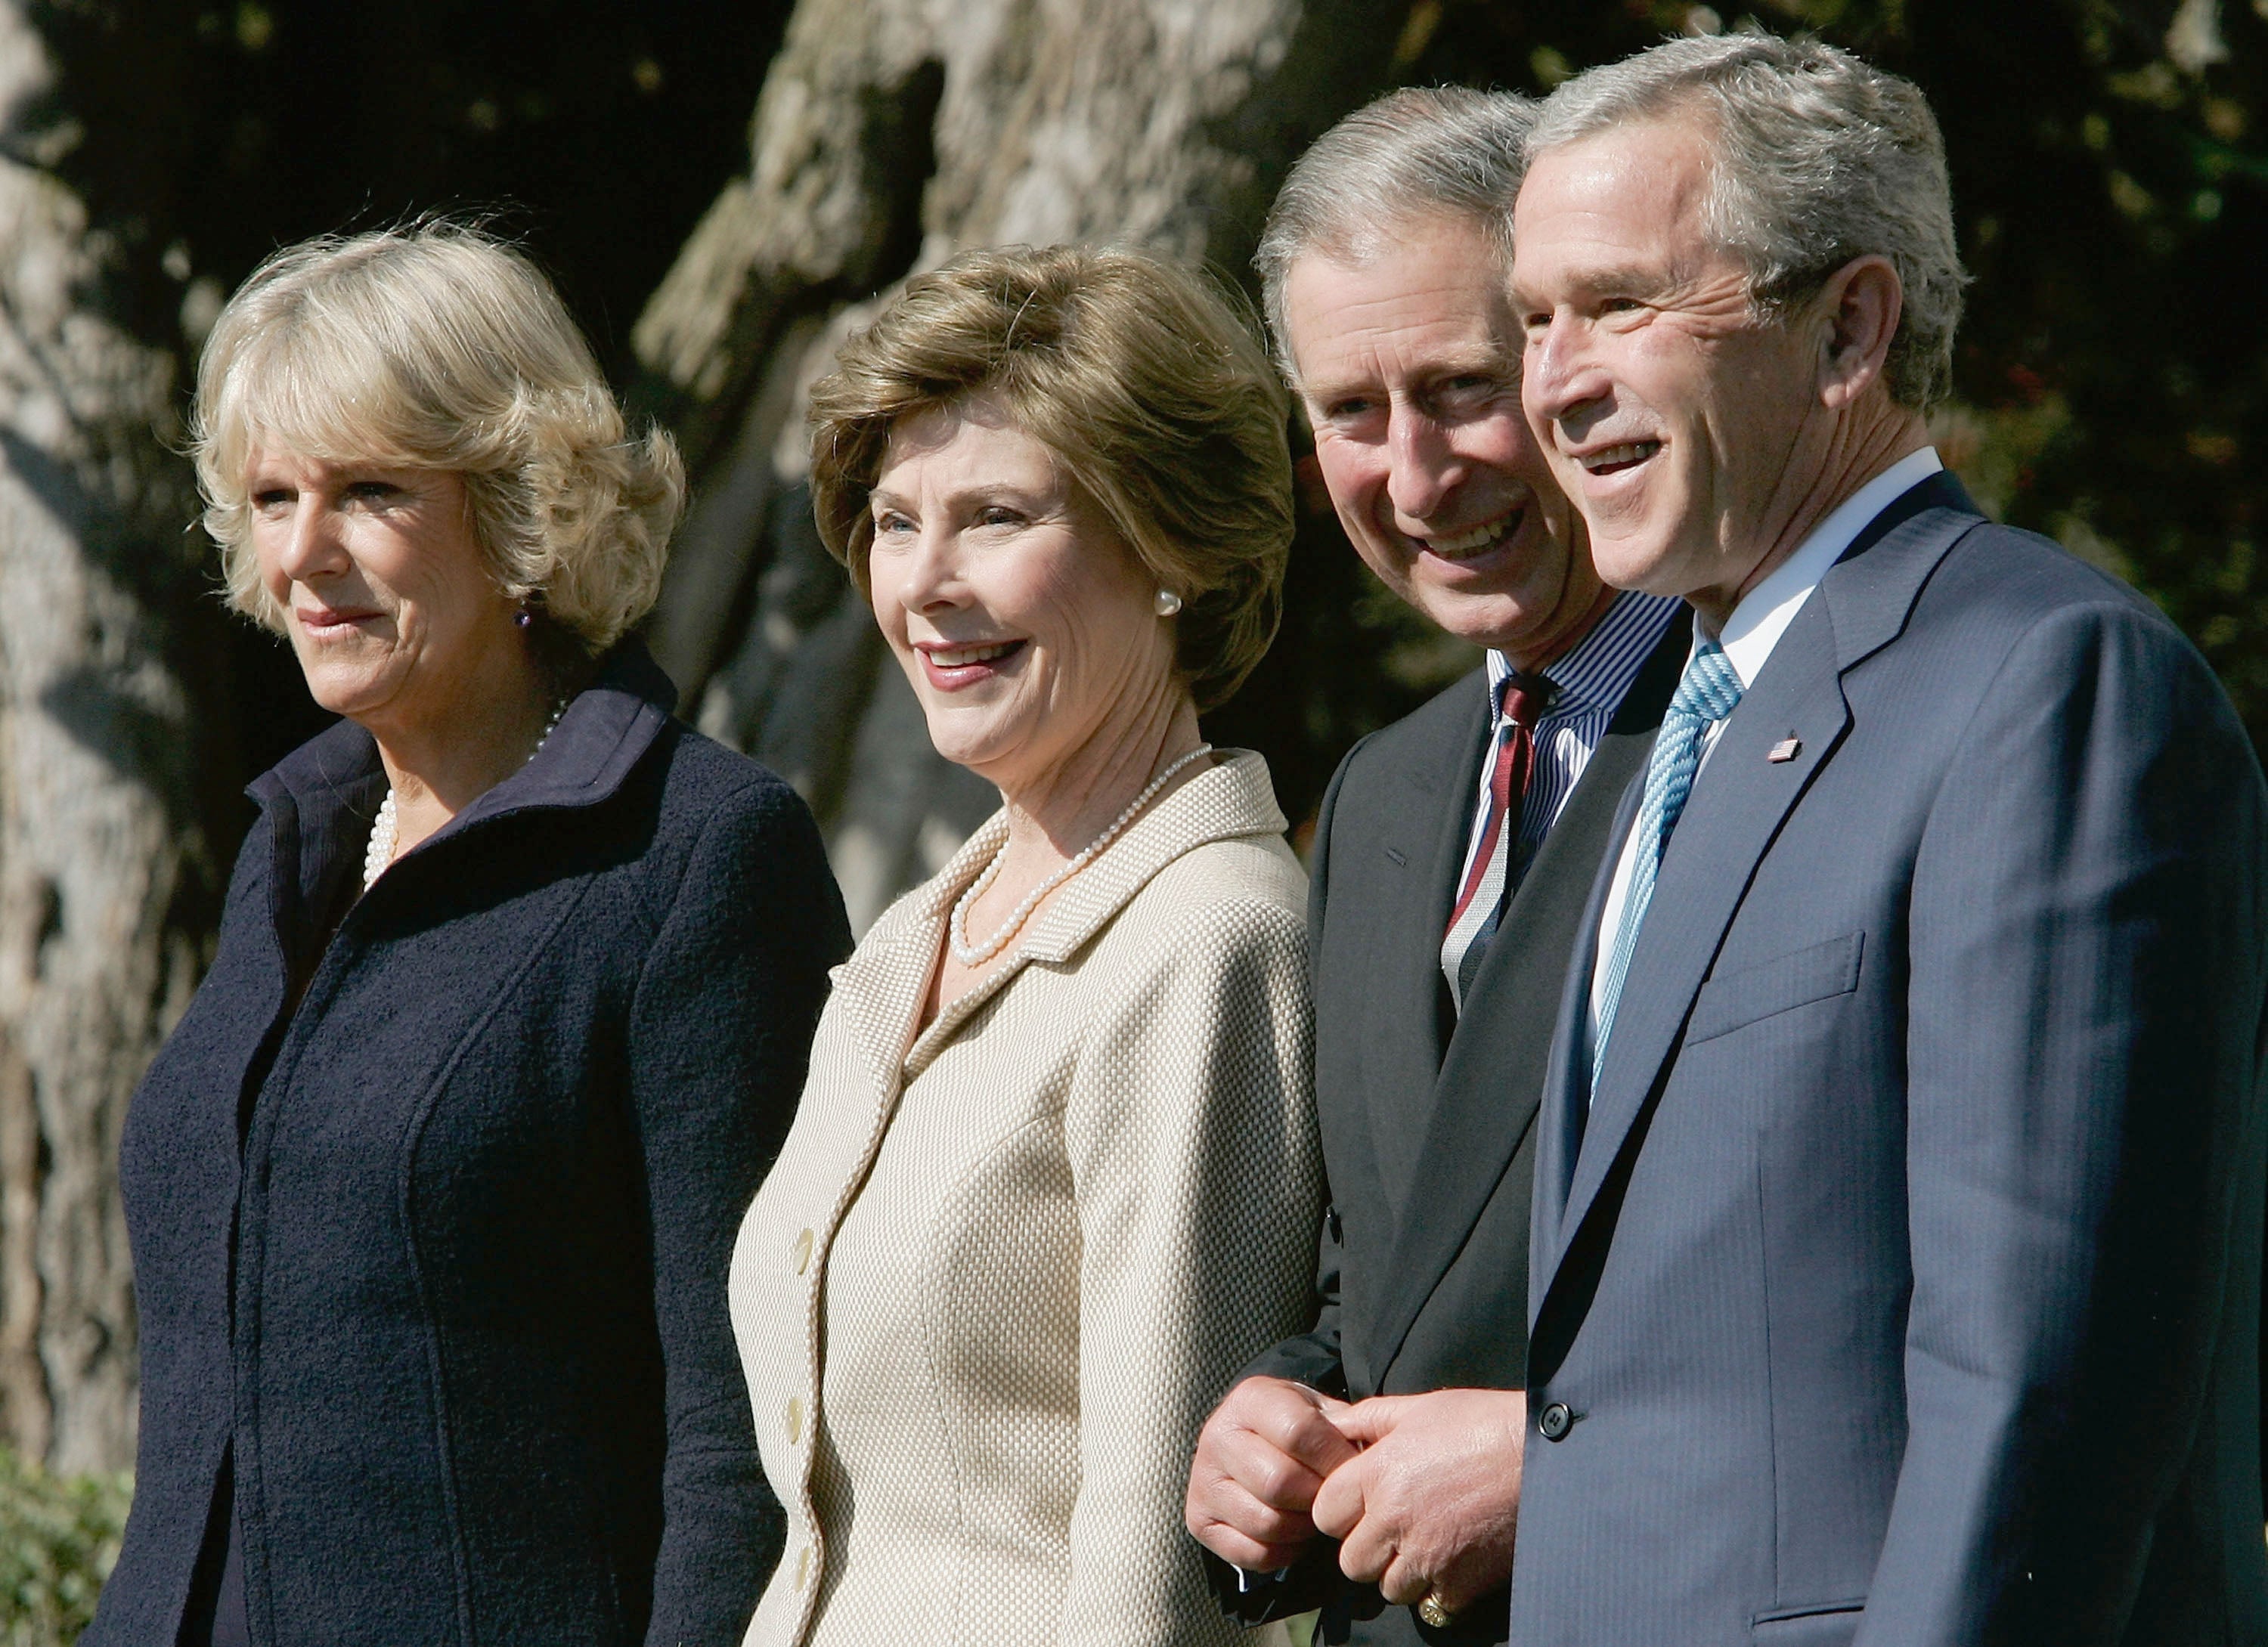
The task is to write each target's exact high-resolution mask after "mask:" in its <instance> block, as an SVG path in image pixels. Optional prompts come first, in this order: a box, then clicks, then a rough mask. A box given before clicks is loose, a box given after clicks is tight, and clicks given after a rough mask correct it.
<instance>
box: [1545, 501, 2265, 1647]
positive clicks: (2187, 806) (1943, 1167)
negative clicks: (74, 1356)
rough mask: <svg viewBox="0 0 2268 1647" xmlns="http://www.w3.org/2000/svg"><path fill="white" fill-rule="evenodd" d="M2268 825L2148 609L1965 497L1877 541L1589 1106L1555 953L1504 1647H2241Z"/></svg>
mask: <svg viewBox="0 0 2268 1647" xmlns="http://www.w3.org/2000/svg"><path fill="white" fill-rule="evenodd" d="M1791 738H1793V739H1800V745H1801V746H1800V750H1799V751H1798V752H1797V753H1796V754H1795V756H1794V758H1793V759H1792V760H1782V761H1773V760H1771V759H1770V758H1769V752H1771V750H1772V748H1773V747H1774V746H1776V745H1781V744H1783V743H1784V740H1786V739H1791ZM2264 815H2268V794H2264V790H2263V786H2262V782H2261V775H2260V769H2259V767H2258V765H2257V762H2256V761H2255V759H2254V756H2253V753H2252V750H2251V746H2250V743H2249V742H2248V741H2247V739H2246V738H2245V735H2244V732H2243V731H2242V728H2241V727H2240V726H2239V724H2237V721H2236V718H2235V715H2234V713H2233V712H2232V711H2231V710H2230V708H2229V705H2228V700H2227V698H2226V697H2225V696H2224V695H2222V693H2221V691H2220V687H2219V686H2218V684H2217V683H2216V682H2215V681H2214V680H2213V676H2212V674H2211V673H2210V672H2209V671H2208V670H2207V669H2206V667H2205V663H2204V661H2203V660H2202V659H2201V658H2198V655H2197V653H2196V652H2195V651H2193V650H2192V649H2191V647H2190V645H2189V644H2188V643H2187V642H2185V641H2184V640H2183V638H2182V637H2181V636H2180V635H2179V634H2177V633H2176V631H2175V629H2173V627H2172V626H2171V625H2170V624H2169V623H2168V622H2167V621H2165V619H2164V618H2163V617H2161V615H2160V614H2158V613H2157V612H2156V611H2155V610H2154V609H2153V608H2151V607H2148V606H2147V604H2146V603H2145V602H2143V601H2142V600H2141V599H2139V598H2138V597H2137V596H2135V595H2134V594H2133V593H2132V592H2131V591H2129V590H2127V589H2126V588H2124V586H2123V585H2118V584H2117V583H2115V582H2113V581H2112V580H2111V579H2110V578H2108V577H2103V576H2102V575H2101V574H2100V573H2097V572H2095V571H2094V570H2090V569H2089V568H2088V567H2086V566H2084V565H2082V564H2080V562H2077V561H2075V560H2073V559H2072V558H2071V557H2070V556H2069V555H2066V554H2064V553H2063V552H2062V551H2061V550H2060V549H2058V548H2056V547H2055V546H2054V545H2053V544H2051V543H2049V542H2047V541H2046V540H2043V539H2039V538H2036V537H2033V536H2030V535H2029V534H2028V533H2020V532H2014V531H2009V530H2006V529H2004V528H2001V527H1999V526H1992V525H1991V524H1989V523H1988V522H1986V521H1985V519H1983V518H1981V517H1980V516H1979V515H1978V514H1977V511H1976V509H1975V507H1974V506H1973V505H1972V504H1970V502H1969V500H1968V498H1967V496H1966V495H1965V494H1963V493H1962V490H1961V489H1960V487H1959V485H1958V484H1957V483H1956V482H1954V481H1953V480H1952V479H1951V478H1950V477H1948V476H1943V475H1940V476H1935V477H1933V478H1932V479H1931V480H1929V481H1926V482H1923V483H1921V484H1920V485H1918V486H1917V487H1915V488H1914V489H1912V490H1911V491H1909V492H1908V493H1907V494H1906V495H1905V496H1904V497H1903V498H1901V499H1899V500H1898V501H1897V502H1896V503H1894V504H1892V505H1891V506H1890V507H1889V510H1887V511H1885V512H1884V513H1883V515H1882V516H1881V517H1879V518H1877V520H1876V521H1875V522H1874V526H1872V527H1870V528H1869V529H1868V531H1867V533H1862V534H1861V535H1860V538H1859V540H1858V542H1857V543H1855V544H1854V545H1853V546H1852V551H1851V553H1849V554H1848V555H1845V557H1844V559H1843V560H1842V561H1841V562H1840V563H1838V564H1837V566H1835V567H1834V568H1833V569H1832V570H1830V572H1829V573H1828V575H1827V577H1825V578H1824V579H1823V581H1822V582H1821V584H1820V585H1819V587H1818V589H1817V590H1816V592H1815V593H1814V594H1813V596H1812V598H1811V599H1810V600H1809V601H1808V603H1806V605H1805V607H1804V608H1803V610H1802V611H1801V612H1800V614H1798V615H1797V617H1796V618H1795V620H1794V621H1793V623H1792V624H1791V625H1790V626H1789V628H1788V629H1787V631H1786V634H1785V635H1784V636H1782V637H1781V639H1780V641H1779V643H1778V648H1777V649H1776V650H1775V651H1773V653H1772V655H1771V659H1770V661H1769V662H1768V663H1767V664H1766V665H1764V668H1763V669H1762V670H1761V671H1760V672H1759V673H1758V674H1757V676H1756V680H1755V681H1754V682H1753V683H1752V684H1751V685H1750V687H1749V691H1748V694H1747V695H1746V697H1745V698H1744V699H1743V700H1742V702H1741V704H1740V706H1739V708H1738V709H1736V710H1734V712H1733V714H1732V716H1731V717H1729V718H1728V719H1727V722H1726V724H1725V727H1724V730H1723V732H1722V733H1721V734H1720V736H1719V740H1718V742H1717V745H1716V746H1715V749H1714V751H1713V752H1712V754H1711V756H1710V758H1709V762H1708V765H1707V766H1706V767H1705V768H1703V770H1702V772H1701V774H1700V776H1699V779H1698V781H1697V783H1695V785H1694V788H1693V791H1692V796H1691V799H1690V802H1689V803H1688V805H1687V807H1686V810H1685V812H1684V815H1683V819H1682V820H1681V821H1680V822H1679V824H1678V826H1677V828H1676V832H1675V835H1673V836H1672V837H1671V839H1670V842H1669V846H1668V851H1667V853H1666V855H1665V857H1664V859H1663V863H1662V866H1661V876H1660V879H1659V880H1658V882H1657V884H1656V889H1655V892H1654V894H1653V903H1652V906H1651V908H1650V909H1649V911H1648V913H1647V915H1646V925H1645V927H1644V928H1643V930H1642V936H1641V937H1640V939H1639V942H1638V948H1637V950H1636V952H1635V954H1634V956H1633V958H1632V960H1631V967H1630V972H1629V974H1628V978H1627V981H1626V982H1625V984H1624V989H1623V994H1622V998H1621V1004H1620V1007H1619V1010H1618V1012H1617V1015H1616V1021H1615V1026H1614V1031H1613V1034H1612V1036H1611V1038H1610V1039H1609V1042H1608V1044H1607V1048H1606V1051H1605V1055H1604V1057H1603V1059H1602V1062H1601V1064H1600V1068H1599V1070H1598V1080H1597V1084H1596V1088H1595V1091H1593V1090H1591V1088H1590V1084H1589V1083H1588V1081H1587V1078H1586V1075H1587V1071H1586V1059H1585V1055H1584V1054H1583V1051H1582V1042H1581V1038H1580V1033H1579V1026H1580V1018H1579V1016H1578V1015H1579V1014H1580V1012H1581V1011H1583V1009H1584V1004H1585V997H1586V996H1587V992H1588V984H1589V976H1590V965H1589V960H1590V957H1591V955H1592V954H1593V952H1594V945H1593V943H1592V942H1591V941H1590V940H1589V937H1588V934H1589V931H1590V930H1591V926H1592V924H1593V923H1594V922H1595V915H1593V916H1592V917H1590V918H1588V919H1587V923H1586V941H1585V943H1584V944H1583V945H1581V946H1580V951H1579V959H1578V964H1577V965H1576V966H1575V967H1574V968H1573V969H1572V975H1571V978H1570V982H1569V987H1568V991H1567V995H1566V998H1565V1004H1564V1006H1563V1012H1562V1017H1561V1023H1560V1028H1559V1031H1558V1034H1557V1041H1556V1044H1555V1047H1554V1050H1553V1055H1552V1069H1551V1073H1550V1080H1549V1084H1548V1085H1547V1086H1546V1089H1545V1093H1544V1099H1543V1114H1542V1116H1541V1118H1540V1119H1539V1121H1538V1123H1537V1135H1538V1148H1537V1156H1538V1160H1537V1176H1536V1186H1535V1239H1534V1250H1533V1258H1532V1262H1533V1272H1532V1273H1533V1280H1532V1283H1531V1287H1530V1298H1531V1314H1532V1317H1533V1322H1534V1337H1533V1346H1532V1349H1531V1351H1530V1357H1529V1366H1530V1371H1531V1375H1532V1382H1531V1386H1530V1390H1529V1416H1530V1420H1531V1429H1530V1432H1529V1439H1528V1460H1527V1465H1526V1474H1525V1481H1524V1486H1523V1503H1522V1505H1521V1525H1520V1551H1519V1568H1518V1571H1517V1574H1516V1576H1515V1577H1514V1580H1513V1639H1514V1640H1516V1641H1518V1642H1519V1643H1521V1647H1652V1644H1659V1647H1734V1644H1735V1643H1738V1644H1741V1647H1747V1644H1749V1643H1772V1644H1773V1647H1798V1644H1800V1647H1839V1644H1841V1643H1853V1642H1856V1643H1865V1644H1866V1647H1894V1644H1895V1647H1906V1644H1907V1643H1933V1644H1935V1643H2026V1644H2034V1643H2036V1644H2037V1647H2099V1644H2104V1643H2133V1644H2135V1647H2144V1644H2146V1643H2147V1647H2189V1644H2191V1643H2216V1644H2231V1643H2258V1642H2260V1641H2262V1640H2263V1639H2264V1638H2268V1562H2264V1558H2263V1550H2262V1543H2261V1502H2260V1483H2259V1474H2258V1459H2259V1449H2258V1437H2257V1423H2258V1405H2257V1382H2256V1381H2257V1371H2258V1342H2259V1340H2258V1330H2257V1310H2258V1307H2259V1298H2260V1290H2259V1260H2260V1252H2261V1216H2262V1194H2263V1187H2262V1154H2263V1147H2262V1119H2263V1112H2262V1108H2261V1106H2260V1103H2259V1101H2258V1099H2259V1077H2260V1070H2261V1048H2262V1031H2263V1000H2264V994H2268V948H2264V944H2268V910H2264V901H2263V890H2264V871H2268V849H2264V827H2268V826H2264ZM1601 879H1602V885H1603V883H1604V879H1605V877H1604V875H1603V874H1602V878H1601ZM1594 907H1595V906H1594Z"/></svg>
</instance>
